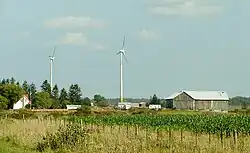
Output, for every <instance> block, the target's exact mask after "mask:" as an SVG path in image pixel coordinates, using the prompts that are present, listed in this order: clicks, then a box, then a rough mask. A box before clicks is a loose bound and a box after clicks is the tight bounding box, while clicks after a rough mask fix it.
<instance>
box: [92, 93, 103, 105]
mask: <svg viewBox="0 0 250 153" xmlns="http://www.w3.org/2000/svg"><path fill="white" fill-rule="evenodd" d="M103 100H105V98H104V97H103V96H101V95H99V94H97V95H94V101H95V102H97V103H98V102H100V101H103Z"/></svg>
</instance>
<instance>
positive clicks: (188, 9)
mask: <svg viewBox="0 0 250 153" xmlns="http://www.w3.org/2000/svg"><path fill="white" fill-rule="evenodd" d="M221 11H222V7H221V6H219V5H216V4H210V3H209V1H207V0H199V1H198V0H164V1H162V2H161V4H158V5H155V6H154V7H152V8H151V9H150V12H151V13H153V14H157V15H165V16H173V15H177V16H188V17H196V16H209V15H216V14H218V13H220V12H221Z"/></svg>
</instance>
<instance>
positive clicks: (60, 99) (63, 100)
mask: <svg viewBox="0 0 250 153" xmlns="http://www.w3.org/2000/svg"><path fill="white" fill-rule="evenodd" d="M40 89H41V90H40V91H38V88H37V87H36V85H35V84H34V83H30V84H29V83H28V82H27V81H24V82H22V83H20V82H18V81H16V80H15V79H14V78H13V77H12V78H10V79H2V80H1V81H0V109H12V108H13V105H14V104H15V103H16V102H18V101H19V100H20V99H21V98H22V97H23V96H24V95H27V96H28V98H29V100H30V101H31V106H30V104H29V105H26V107H27V108H30V107H31V108H38V109H45V108H46V109H60V108H66V105H88V106H90V105H91V103H94V104H95V105H96V106H102V107H105V106H108V101H107V99H106V98H105V97H103V96H101V95H99V94H97V95H94V97H93V99H90V98H89V97H84V98H82V97H83V94H82V91H81V88H80V87H79V85H78V84H71V85H70V87H69V90H68V91H67V90H66V89H65V88H62V89H61V90H60V89H59V88H58V85H57V84H55V85H54V86H53V88H52V90H51V86H50V84H49V82H48V81H47V80H44V82H43V83H42V84H41V86H40Z"/></svg>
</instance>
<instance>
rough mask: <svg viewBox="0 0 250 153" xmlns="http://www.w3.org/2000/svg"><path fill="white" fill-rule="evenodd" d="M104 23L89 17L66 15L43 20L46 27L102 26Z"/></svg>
mask: <svg viewBox="0 0 250 153" xmlns="http://www.w3.org/2000/svg"><path fill="white" fill-rule="evenodd" d="M103 26H104V23H103V22H102V21H99V20H96V19H94V18H91V17H84V16H78V17H77V16H66V17H60V18H55V19H51V20H48V21H46V22H45V27H47V28H64V29H72V28H102V27H103Z"/></svg>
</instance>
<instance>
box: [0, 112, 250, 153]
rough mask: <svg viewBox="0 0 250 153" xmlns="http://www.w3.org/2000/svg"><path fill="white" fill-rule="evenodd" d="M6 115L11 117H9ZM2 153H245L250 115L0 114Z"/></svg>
mask: <svg viewBox="0 0 250 153" xmlns="http://www.w3.org/2000/svg"><path fill="white" fill-rule="evenodd" d="M6 114H8V115H6ZM0 118H1V120H0V127H1V128H0V153H1V152H3V153H8V152H10V153H11V152H13V153H38V152H44V153H66V152H74V153H85V152H86V153H89V152H91V153H95V152H96V153H99V152H102V153H123V152H126V153H134V152H143V153H149V152H175V153H193V152H200V153H214V152H218V153H224V152H227V153H242V152H248V151H249V150H250V145H249V144H250V136H249V134H250V117H249V116H247V115H237V114H233V115H231V114H215V113H201V112H192V111H185V112H184V111H173V110H164V111H160V112H155V111H149V110H133V111H126V112H125V111H117V112H116V111H114V110H109V111H107V110H91V111H90V110H81V111H79V112H75V113H72V112H71V113H69V114H67V113H60V112H54V113H49V112H35V113H34V112H28V111H23V110H22V111H19V112H2V113H0Z"/></svg>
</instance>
